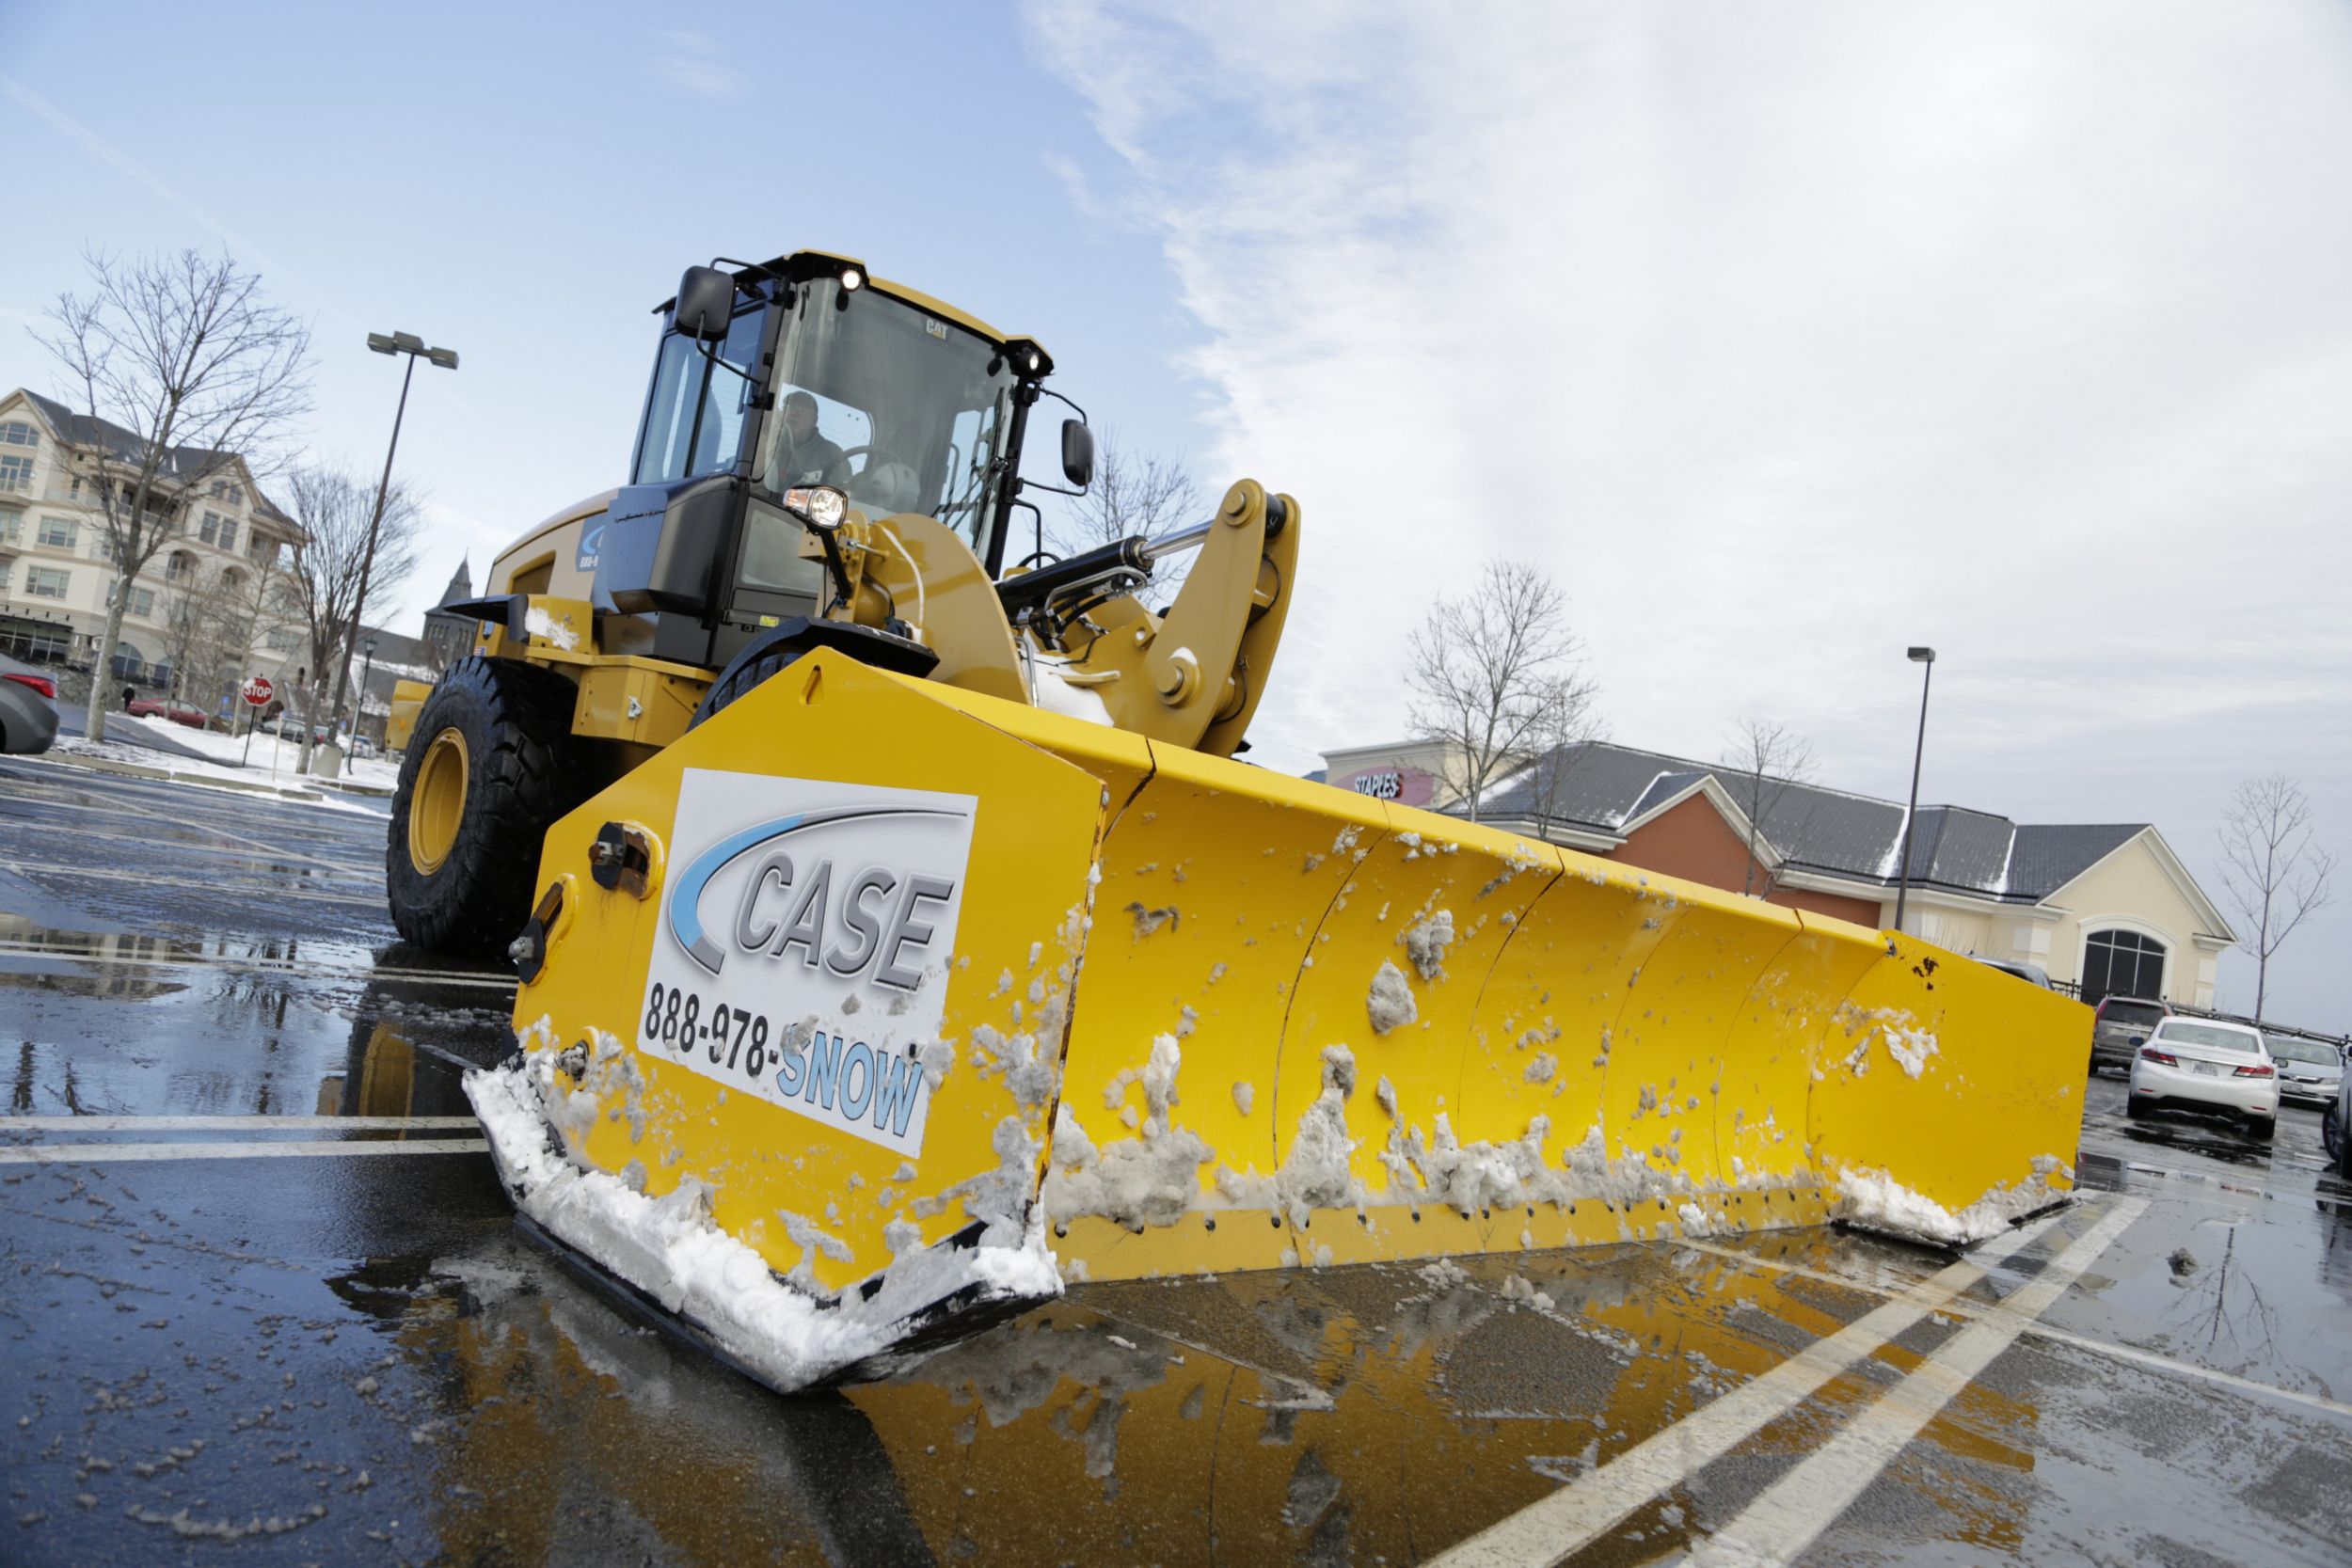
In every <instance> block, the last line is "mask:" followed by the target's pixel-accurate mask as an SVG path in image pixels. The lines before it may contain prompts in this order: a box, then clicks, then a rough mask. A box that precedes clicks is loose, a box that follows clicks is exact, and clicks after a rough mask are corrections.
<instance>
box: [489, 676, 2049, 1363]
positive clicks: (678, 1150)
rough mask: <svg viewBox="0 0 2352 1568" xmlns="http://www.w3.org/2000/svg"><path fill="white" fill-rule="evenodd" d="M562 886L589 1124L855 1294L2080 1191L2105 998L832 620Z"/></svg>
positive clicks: (1216, 1267) (568, 1120)
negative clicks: (1122, 727)
mask: <svg viewBox="0 0 2352 1568" xmlns="http://www.w3.org/2000/svg"><path fill="white" fill-rule="evenodd" d="M628 834H635V835H636V837H635V838H634V839H633V840H632V841H631V842H633V843H636V844H640V845H643V846H644V847H645V849H644V853H643V854H642V855H641V856H640V857H639V859H638V860H637V861H635V862H632V863H631V864H630V874H628V875H623V876H621V877H619V878H618V880H617V885H615V886H611V887H608V886H605V885H602V882H603V881H604V880H612V878H611V877H609V876H607V877H605V878H603V879H599V877H598V876H597V874H596V867H597V866H598V864H599V861H598V857H599V856H600V855H602V856H606V857H607V858H608V863H611V864H617V863H618V851H617V850H600V849H598V848H597V845H598V843H599V840H600V838H601V839H602V840H603V841H604V842H606V843H607V844H609V845H612V844H617V843H619V842H620V841H621V839H622V838H623V837H624V836H626V835H628ZM538 885H539V886H540V887H541V888H542V889H548V890H550V895H548V896H543V897H542V899H541V903H540V911H541V914H542V915H543V916H546V917H547V918H546V919H545V921H544V927H545V943H544V961H543V963H542V965H541V966H540V967H539V968H538V969H537V971H536V973H535V974H532V975H531V977H530V978H529V979H528V980H527V981H526V983H525V984H524V986H523V987H522V989H521V991H520V993H519V996H518V999H517V1003H516V1024H517V1027H518V1029H519V1030H520V1031H521V1032H522V1034H523V1036H524V1037H525V1040H526V1042H527V1046H528V1049H529V1050H530V1051H531V1052H532V1053H534V1055H535V1056H538V1057H543V1058H546V1059H548V1060H549V1061H554V1060H558V1059H560V1060H561V1061H562V1062H563V1063H564V1065H565V1070H564V1071H557V1072H548V1073H545V1074H543V1076H544V1077H545V1079H546V1081H547V1082H548V1084H549V1085H551V1087H550V1090H549V1101H548V1122H549V1123H550V1127H551V1129H552V1131H553V1132H554V1133H555V1135H556V1137H557V1138H558V1139H559V1140H560V1143H561V1146H562V1148H563V1151H564V1154H565V1155H566V1156H567V1157H568V1159H569V1160H570V1161H571V1162H572V1163H573V1164H576V1165H579V1166H581V1167H584V1168H585V1169H586V1170H589V1171H594V1172H603V1173H607V1174H609V1175H612V1176H614V1177H619V1178H621V1179H622V1180H623V1181H625V1182H626V1183H627V1184H628V1187H629V1189H630V1190H631V1191H633V1192H635V1193H638V1194H641V1195H642V1196H643V1197H644V1199H646V1200H649V1201H655V1202H659V1201H662V1200H664V1199H665V1198H666V1197H667V1196H669V1195H674V1194H677V1193H680V1192H682V1191H684V1192H688V1193H689V1194H690V1196H691V1195H692V1194H693V1193H695V1192H699V1193H700V1194H702V1195H703V1196H702V1197H701V1199H700V1200H701V1201H703V1202H706V1203H707V1212H708V1216H709V1221H710V1223H711V1224H712V1225H713V1226H715V1227H716V1228H717V1229H718V1230H720V1231H722V1232H723V1233H724V1234H725V1235H727V1236H729V1237H732V1238H734V1239H735V1240H736V1241H738V1242H740V1243H742V1244H743V1245H744V1246H746V1247H748V1248H750V1249H751V1250H752V1251H753V1252H754V1253H755V1254H756V1255H757V1257H758V1259H760V1261H761V1262H762V1263H763V1264H764V1265H765V1267H766V1268H767V1269H768V1270H770V1271H771V1272H772V1273H773V1274H774V1275H783V1276H786V1277H787V1278H788V1279H790V1280H792V1281H793V1282H794V1283H796V1284H797V1285H798V1286H799V1287H800V1288H801V1289H803V1291H808V1292H811V1293H813V1294H815V1295H817V1296H818V1297H819V1298H829V1297H834V1296H835V1295H836V1294H840V1293H844V1292H847V1294H840V1299H845V1300H846V1299H850V1297H851V1296H853V1295H854V1293H855V1292H854V1291H851V1288H852V1287H859V1286H861V1285H862V1284H866V1285H870V1284H871V1282H873V1281H874V1280H875V1279H876V1276H877V1275H880V1274H881V1273H882V1271H884V1270H885V1269H887V1268H890V1267H891V1266H893V1264H894V1259H899V1260H902V1259H906V1258H908V1257H912V1256H914V1255H916V1254H919V1253H922V1252H923V1251H924V1250H925V1249H945V1248H950V1247H953V1246H956V1245H960V1244H968V1243H969V1240H970V1237H971V1235H972V1233H973V1229H974V1227H982V1226H991V1225H993V1226H994V1227H996V1233H997V1234H998V1235H999V1237H1000V1239H1001V1237H1002V1235H1004V1234H1006V1232H1005V1231H1004V1227H1005V1226H1006V1225H1007V1224H1008V1223H1010V1222H1013V1221H1017V1220H1020V1219H1023V1218H1025V1219H1026V1220H1027V1221H1028V1223H1029V1224H1030V1225H1031V1227H1033V1228H1032V1235H1033V1236H1035V1237H1042V1238H1043V1240H1044V1242H1045V1244H1046V1245H1049V1246H1050V1247H1051V1249H1052V1252H1053V1255H1054V1258H1055V1259H1056V1260H1057V1262H1058V1265H1059V1268H1060V1270H1061V1273H1062V1275H1063V1276H1064V1277H1065V1278H1073V1279H1075V1278H1091V1279H1097V1280H1100V1279H1110V1278H1122V1277H1138V1276H1145V1275H1161V1274H1174V1273H1196V1272H1199V1271H1202V1270H1210V1271H1216V1272H1219V1273H1223V1272H1227V1271H1233V1270H1247V1269H1257V1268H1269V1267H1278V1266H1284V1265H1292V1264H1299V1263H1306V1264H1319V1263H1334V1262H1349V1261H1356V1260H1362V1259H1402V1258H1416V1257H1424V1256H1442V1255H1452V1254H1463V1253H1473V1252H1515V1251H1519V1250H1522V1249H1529V1248H1539V1247H1553V1246H1561V1245H1567V1244H1578V1243H1613V1242H1617V1241H1621V1240H1627V1239H1634V1238H1641V1239H1649V1238H1654V1237H1659V1236H1671V1235H1678V1234H1697V1233H1708V1232H1716V1231H1737V1230H1744V1229H1749V1228H1761V1227H1779V1226H1788V1225H1798V1224H1817V1223H1820V1222H1821V1221H1822V1220H1823V1219H1824V1218H1826V1217H1829V1216H1830V1215H1832V1214H1841V1215H1846V1216H1849V1217H1853V1218H1857V1219H1859V1220H1862V1221H1864V1222H1866V1223H1867V1222H1871V1221H1874V1220H1879V1219H1883V1217H1885V1216H1887V1215H1889V1214H1890V1213H1891V1214H1894V1215H1896V1216H1897V1217H1898V1218H1902V1217H1905V1216H1909V1217H1911V1218H1916V1217H1917V1216H1918V1215H1922V1214H1924V1215H1926V1216H1928V1218H1927V1222H1926V1226H1925V1228H1926V1230H1927V1233H1928V1234H1929V1235H1930V1237H1931V1239H1942V1240H1955V1241H1956V1240H1962V1239H1965V1235H1966V1233H1967V1232H1968V1231H1969V1229H1970V1227H1972V1226H1973V1227H1976V1230H1977V1231H1978V1233H1981V1231H1982V1230H1983V1229H1984V1228H1985V1225H1984V1219H1985V1216H1987V1215H1992V1216H1995V1217H1996V1218H2005V1217H2008V1216H2010V1215H2013V1214H2015V1213H2017V1212H2024V1211H2026V1210H2027V1209H2030V1208H2034V1207H2040V1206H2042V1204H2045V1203H2047V1202H2049V1201H2054V1200H2055V1199H2056V1197H2057V1196H2058V1195H2059V1194H2061V1193H2063V1191H2064V1190H2065V1189H2066V1188H2067V1187H2068V1186H2069V1185H2070V1184H2071V1180H2072V1174H2073V1173H2072V1169H2071V1165H2072V1161H2073V1159H2074V1139H2075V1133H2076V1130H2077V1128H2078V1126H2079V1121H2080V1113H2081V1107H2080V1102H2079V1101H2078V1100H2077V1099H2076V1098H2075V1096H2076V1093H2077V1090H2078V1086H2079V1085H2080V1084H2081V1082H2082V1080H2083V1075H2084V1072H2085V1070H2086V1060H2087V1055H2088V1050H2089V1034H2090V1029H2089V1012H2088V1009H2086V1008H2084V1007H2082V1006H2079V1005H2078V1004H2076V1003H2074V1002H2072V1001H2068V1000H2065V999H2063V998H2060V997H2058V996H2056V995H2054V994H2052V993H2051V992H2049V991H2046V990H2040V989H2038V988H2035V987H2031V986H2028V985H2026V984H2024V983H2022V982H2019V981H2016V980H2014V979H2012V978H2010V977H2009V976H2007V975H2004V974H1998V973H1996V972H1994V971H1992V970H1989V969H1987V968H1985V967H1983V966H1981V965H1979V964H1977V963H1975V962H1974V961H1973V960H1970V959H1966V958H1957V957H1954V956H1952V955H1949V954H1947V953H1944V952H1941V951H1939V950H1938V949H1936V948H1934V947H1932V946H1930V945H1928V944H1926V943H1923V942H1917V941H1915V940H1914V939H1910V938H1906V937H1898V936H1891V935H1889V934H1887V933H1883V932H1874V931H1869V930H1866V929H1863V928H1861V927H1855V926H1852V925H1849V924H1847V923H1844V922H1841V921H1837V920H1834V919H1830V918H1826V917H1822V916H1819V915H1813V914H1809V913H1804V912H1802V911H1792V910H1788V909H1784V908H1780V907H1777V906H1772V905H1768V904H1765V903H1762V902H1759V901H1756V900H1753V899H1749V898H1745V897H1741V896H1739V895H1733V894H1729V893H1726V892H1723V891H1720V890H1717V889H1714V888H1711V887H1705V886H1700V885H1696V884H1692V883H1687V882H1682V881H1678V880H1676V879H1671V878H1664V877H1659V876H1654V875H1648V874H1645V873H1642V872H1639V871H1636V870H1632V869H1629V868H1628V867H1625V866H1623V865H1620V864H1617V863H1612V862H1609V861H1606V860H1600V859H1596V858H1593V857H1589V856H1586V855H1583V854H1580V853H1577V852H1574V851H1569V850H1563V849H1560V848H1558V847H1552V846H1549V845H1546V844H1540V843H1535V842H1532V841H1529V840H1525V839H1521V838H1518V837H1516V836H1514V835H1511V834H1508V833H1502V832H1495V831H1493V830H1491V829H1487V828H1484V827H1480V826H1476V825H1473V824H1468V823H1464V822H1461V821H1458V820H1455V819H1453V818H1449V817H1444V816H1434V815H1431V814H1428V813H1425V812H1421V811H1417V810H1414V809H1411V808H1407V807H1401V806H1396V805H1391V804H1387V803H1384V802H1381V801H1377V800H1371V799H1369V798H1367V797H1363V796H1359V795H1356V794H1352V793H1348V792H1345V791H1342V790H1338V789H1333V788H1329V787H1327V786H1325V785H1321V784H1310V783H1306V782H1303V781H1300V780H1296V779H1293V778H1289V777H1286V776H1283V775H1279V774H1275V773H1270V772H1267V771H1264V770H1263V769H1260V768H1252V767H1249V766H1248V765H1246V764H1241V763H1236V762H1232V761H1229V760H1226V759H1223V758H1218V757H1213V756H1207V755H1203V754H1201V753H1200V752H1193V751H1190V750H1187V749H1184V748H1182V747H1177V746H1169V745H1161V744H1155V743H1152V742H1151V741H1148V740H1146V739H1144V738H1142V737H1140V736H1136V735H1133V734H1129V733H1125V732H1122V731H1119V730H1113V729H1108V728H1104V727H1102V726H1099V725H1093V724H1089V723H1087V722H1084V721H1078V720H1074V719H1069V718H1065V717H1062V716H1059V715H1056V714H1054V713H1050V712H1045V711H1041V710H1039V709H1036V708H1031V707H1027V706H1025V705H1017V704H1012V703H1008V702H1003V701H999V700H997V699H994V698H992V697H988V696H984V695H981V694H978V693H975V692H970V691H963V690H959V689H952V688H948V687H945V686H941V685H937V684H932V683H925V682H920V681H914V680H909V679H904V678H901V677H898V676H896V675H892V674H889V673H882V672H879V671H875V670H872V669H869V668H867V667H865V666H863V665H861V664H858V663H856V662H855V661H853V660H850V659H849V658H846V657H842V656H840V655H838V654H834V653H832V652H826V651H819V652H817V653H814V654H812V655H809V656H808V657H803V659H801V660H800V661H798V662H796V663H794V664H791V665H790V666H788V667H787V669H785V670H784V671H783V672H782V673H779V674H778V675H776V676H775V677H773V678H771V679H770V680H769V681H768V682H766V683H765V684H764V685H762V686H760V687H759V688H757V689H755V690H753V691H752V692H750V693H749V694H747V695H746V696H744V697H742V698H741V699H739V701H737V702H736V703H735V704H734V705H731V706H729V707H727V708H726V709H724V710H723V711H722V712H721V713H719V714H718V715H716V716H715V717H713V718H712V719H711V720H710V721H708V722H707V723H704V724H702V725H700V726H698V727H696V728H694V729H692V730H691V731H690V732H688V733H687V734H686V735H685V736H683V737H682V738H680V739H679V740H678V741H676V742H675V743H674V744H672V745H670V746H668V747H666V748H664V749H662V750H661V751H660V752H658V753H657V754H655V755H654V756H653V757H652V758H651V759H650V760H649V761H647V762H646V763H645V764H644V766H642V767H640V768H637V769H635V770H634V771H632V772H630V773H629V774H628V775H627V776H626V777H624V778H622V779H621V780H620V781H619V782H617V783H616V784H612V786H611V787H609V788H608V789H606V790H605V791H604V792H603V793H602V794H600V795H598V796H596V798H594V799H593V800H590V801H589V802H588V803H587V804H586V805H584V806H582V807H581V808H580V810H578V811H577V812H574V813H573V814H572V815H570V816H566V817H564V819H562V820H561V821H560V822H558V823H557V825H556V826H555V828H554V829H553V830H552V831H551V832H549V833H548V837H547V841H546V847H545V854H544V858H543V860H542V863H541V866H540V872H539V883H538ZM551 906H552V908H551ZM534 924H540V923H537V922H535V923H534ZM714 1017H716V1018H717V1020H718V1022H717V1023H716V1024H715V1025H714V1024H713V1022H712V1020H713V1018H714ZM755 1048H756V1049H755ZM565 1053H569V1054H568V1055H566V1054H565ZM690 1179H691V1181H690ZM692 1183H698V1184H699V1187H698V1188H696V1187H693V1186H691V1184H692ZM1938 1216H1941V1219H1940V1220H1939V1219H1938ZM1972 1216H1973V1217H1972ZM1939 1224H1946V1225H1947V1227H1948V1229H1949V1234H1948V1235H1946V1234H1943V1233H1941V1232H1940V1231H1939V1230H1938V1229H1937V1226H1938V1225H1939ZM1906 1228H1910V1229H1914V1230H1916V1229H1919V1228H1920V1227H1919V1226H1917V1225H1911V1226H1906ZM572 1239H573V1240H574V1241H575V1243H576V1244H580V1245H582V1246H583V1247H585V1248H586V1249H587V1250H590V1251H591V1252H592V1253H593V1252H594V1251H595V1249H596V1243H595V1241H594V1240H593V1239H589V1240H582V1239H580V1238H577V1237H575V1238H572ZM640 1283H641V1284H642V1283H643V1281H640ZM648 1288H649V1289H650V1287H648ZM664 1305H670V1306H675V1303H670V1302H666V1301H665V1303H664ZM688 1315H689V1316H691V1311H690V1312H689V1314H688ZM771 1381H773V1379H771Z"/></svg>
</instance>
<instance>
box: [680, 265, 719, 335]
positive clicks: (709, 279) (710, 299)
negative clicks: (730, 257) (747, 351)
mask: <svg viewBox="0 0 2352 1568" xmlns="http://www.w3.org/2000/svg"><path fill="white" fill-rule="evenodd" d="M734 314H735V279H734V278H732V277H728V276H727V275H726V274H725V273H723V272H721V271H720V270H719V269H718V268H717V267H688V268H687V269H686V276H685V277H681V278H679V279H678V282H677V306H676V308H675V309H673V310H672V311H671V312H670V319H671V321H672V322H673V323H675V325H676V326H677V329H678V330H679V331H680V332H683V333H685V334H686V335H687V336H688V337H690V338H699V339H701V340H702V341H704V342H707V343H715V342H717V341H719V340H720V339H722V338H724V337H725V336H726V335H727V323H728V321H729V320H730V319H731V318H732V317H733V316H734Z"/></svg>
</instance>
